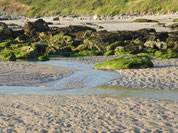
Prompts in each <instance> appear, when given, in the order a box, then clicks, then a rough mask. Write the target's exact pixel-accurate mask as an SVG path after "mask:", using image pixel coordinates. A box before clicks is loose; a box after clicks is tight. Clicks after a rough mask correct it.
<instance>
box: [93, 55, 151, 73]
mask: <svg viewBox="0 0 178 133" xmlns="http://www.w3.org/2000/svg"><path fill="white" fill-rule="evenodd" d="M152 66H153V63H152V61H151V60H150V57H148V56H137V55H132V56H122V57H121V58H117V59H112V60H108V61H105V62H102V63H99V64H97V65H95V66H94V68H95V69H103V70H117V69H130V68H131V69H138V68H148V67H152Z"/></svg>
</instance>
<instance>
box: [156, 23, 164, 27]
mask: <svg viewBox="0 0 178 133" xmlns="http://www.w3.org/2000/svg"><path fill="white" fill-rule="evenodd" d="M153 27H166V24H165V23H157V24H155V25H153Z"/></svg>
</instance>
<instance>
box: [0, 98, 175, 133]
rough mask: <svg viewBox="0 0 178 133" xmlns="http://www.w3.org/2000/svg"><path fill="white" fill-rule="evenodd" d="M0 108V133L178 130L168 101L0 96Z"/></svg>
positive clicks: (172, 132) (171, 104) (173, 109)
mask: <svg viewBox="0 0 178 133" xmlns="http://www.w3.org/2000/svg"><path fill="white" fill-rule="evenodd" d="M0 106H1V107H0V132H27V133H31V132H33V133H39V132H40V133H46V132H49V133H59V132H60V133H61V132H69V133H72V132H75V133H87V132H93V133H97V132H103V133H104V132H114V133H116V132H117V133H118V132H122V133H123V132H128V133H129V132H135V133H139V132H142V133H148V132H154V133H158V132H167V133H175V132H177V131H178V129H177V122H178V121H177V119H178V114H177V110H178V104H177V103H174V102H170V101H159V100H153V99H141V98H137V99H136V98H109V97H101V96H80V97H74V96H28V95H26V96H23V95H16V96H7V95H1V96H0ZM44 110H45V111H44Z"/></svg>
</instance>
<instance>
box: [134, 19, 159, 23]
mask: <svg viewBox="0 0 178 133" xmlns="http://www.w3.org/2000/svg"><path fill="white" fill-rule="evenodd" d="M133 22H137V23H145V22H158V21H156V20H151V19H144V18H143V19H136V20H134V21H133Z"/></svg>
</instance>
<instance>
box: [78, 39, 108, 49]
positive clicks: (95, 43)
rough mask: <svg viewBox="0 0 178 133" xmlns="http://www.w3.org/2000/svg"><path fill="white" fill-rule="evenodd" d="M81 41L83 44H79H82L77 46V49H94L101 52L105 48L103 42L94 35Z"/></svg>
mask: <svg viewBox="0 0 178 133" xmlns="http://www.w3.org/2000/svg"><path fill="white" fill-rule="evenodd" d="M83 43H84V44H83V46H81V45H82V44H81V45H79V46H78V48H77V49H78V50H96V51H99V52H101V51H103V50H104V48H105V45H104V44H103V42H102V41H101V40H98V39H96V38H94V37H92V38H88V39H85V40H84V41H83Z"/></svg>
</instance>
